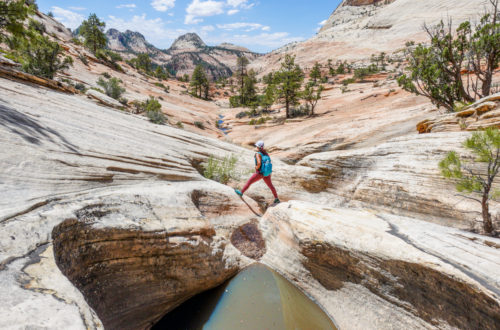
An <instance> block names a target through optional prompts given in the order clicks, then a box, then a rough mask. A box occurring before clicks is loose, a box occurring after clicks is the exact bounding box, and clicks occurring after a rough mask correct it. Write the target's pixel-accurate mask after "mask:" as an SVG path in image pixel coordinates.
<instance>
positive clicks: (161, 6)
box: [151, 0, 175, 11]
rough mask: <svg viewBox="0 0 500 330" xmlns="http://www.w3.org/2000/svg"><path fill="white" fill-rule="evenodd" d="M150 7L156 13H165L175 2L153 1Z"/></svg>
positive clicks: (167, 0)
mask: <svg viewBox="0 0 500 330" xmlns="http://www.w3.org/2000/svg"><path fill="white" fill-rule="evenodd" d="M151 6H153V8H154V9H155V10H157V11H167V10H169V9H170V8H174V7H175V0H153V1H152V2H151Z"/></svg>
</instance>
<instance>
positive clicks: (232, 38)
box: [204, 32, 304, 52]
mask: <svg viewBox="0 0 500 330" xmlns="http://www.w3.org/2000/svg"><path fill="white" fill-rule="evenodd" d="M302 40H304V38H301V37H292V36H290V35H289V33H287V32H276V33H265V32H262V33H259V34H256V35H248V34H235V35H229V34H223V35H213V34H211V35H207V36H206V38H204V41H205V42H207V43H208V44H209V45H210V44H212V45H217V44H221V43H223V42H229V43H232V44H235V45H239V46H246V47H249V48H250V49H251V50H260V51H264V52H266V51H268V50H269V49H276V48H279V47H281V46H284V45H286V44H288V43H291V42H295V41H302Z"/></svg>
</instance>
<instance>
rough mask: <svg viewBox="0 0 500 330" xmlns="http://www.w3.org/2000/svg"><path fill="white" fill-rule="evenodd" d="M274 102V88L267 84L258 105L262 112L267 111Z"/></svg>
mask: <svg viewBox="0 0 500 330" xmlns="http://www.w3.org/2000/svg"><path fill="white" fill-rule="evenodd" d="M274 100H275V87H274V85H273V84H272V83H271V84H268V85H267V86H266V89H265V91H264V95H263V96H262V98H261V101H260V105H261V106H262V108H263V109H264V110H266V111H267V110H269V108H271V107H272V105H273V104H274Z"/></svg>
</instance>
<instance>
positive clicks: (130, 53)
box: [106, 29, 260, 79]
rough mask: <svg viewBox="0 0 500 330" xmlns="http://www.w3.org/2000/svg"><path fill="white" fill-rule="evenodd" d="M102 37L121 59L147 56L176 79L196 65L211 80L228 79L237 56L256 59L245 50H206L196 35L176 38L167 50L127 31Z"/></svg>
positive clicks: (231, 47)
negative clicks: (203, 70) (120, 54)
mask: <svg viewBox="0 0 500 330" xmlns="http://www.w3.org/2000/svg"><path fill="white" fill-rule="evenodd" d="M106 36H107V37H108V47H109V48H110V49H111V50H113V51H116V52H119V53H122V54H123V55H124V57H125V58H131V57H134V56H136V55H137V54H140V53H148V54H149V55H150V56H151V58H152V60H153V62H154V63H156V64H158V65H162V66H164V67H166V68H167V69H169V71H170V72H174V73H175V74H176V75H177V76H178V77H180V76H183V75H184V74H189V75H190V74H191V73H192V72H193V71H194V68H195V67H196V65H198V64H202V65H203V66H204V67H205V68H206V70H207V71H208V73H209V74H210V75H211V76H212V78H213V79H217V78H219V77H227V76H230V75H232V73H233V70H234V69H235V67H236V59H237V58H238V57H239V56H246V57H247V58H248V59H249V60H250V61H252V60H254V59H256V58H257V57H259V56H260V54H257V53H254V52H251V51H250V50H248V49H247V48H244V47H239V46H236V45H233V44H229V43H223V44H220V45H218V46H215V47H213V46H207V45H206V44H205V42H203V40H202V39H201V38H200V37H199V36H198V35H197V34H196V33H187V34H184V35H182V36H180V37H178V38H177V39H176V40H175V41H174V43H173V44H172V46H171V47H170V48H169V49H167V50H161V49H159V48H156V47H155V46H153V45H152V44H150V43H149V42H148V41H147V40H146V38H145V37H144V36H143V35H142V34H140V33H138V32H133V31H130V30H127V31H125V32H120V31H118V30H116V29H110V30H108V31H107V32H106Z"/></svg>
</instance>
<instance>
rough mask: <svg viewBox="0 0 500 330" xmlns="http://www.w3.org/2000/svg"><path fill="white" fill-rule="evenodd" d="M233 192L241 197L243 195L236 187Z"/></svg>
mask: <svg viewBox="0 0 500 330" xmlns="http://www.w3.org/2000/svg"><path fill="white" fill-rule="evenodd" d="M234 192H235V193H236V195H238V196H240V197H242V196H243V193H242V192H241V191H239V190H238V189H234Z"/></svg>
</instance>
